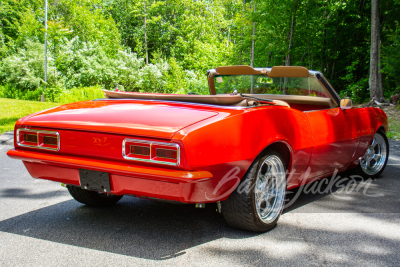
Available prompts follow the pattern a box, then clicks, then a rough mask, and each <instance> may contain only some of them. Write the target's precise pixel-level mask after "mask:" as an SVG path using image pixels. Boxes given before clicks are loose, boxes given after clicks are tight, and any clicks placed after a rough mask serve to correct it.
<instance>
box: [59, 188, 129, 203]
mask: <svg viewBox="0 0 400 267" xmlns="http://www.w3.org/2000/svg"><path fill="white" fill-rule="evenodd" d="M67 188H68V192H69V193H70V194H71V196H72V197H73V198H74V199H75V200H76V201H78V202H80V203H82V204H86V205H88V206H92V207H105V206H110V205H113V204H115V203H117V202H118V201H119V200H120V199H121V198H122V196H118V195H111V194H104V193H98V192H95V191H89V190H85V189H82V188H80V187H78V186H74V185H67Z"/></svg>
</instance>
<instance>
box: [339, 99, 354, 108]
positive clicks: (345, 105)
mask: <svg viewBox="0 0 400 267" xmlns="http://www.w3.org/2000/svg"><path fill="white" fill-rule="evenodd" d="M352 107H353V102H352V101H351V99H342V100H340V108H341V109H351V108H352Z"/></svg>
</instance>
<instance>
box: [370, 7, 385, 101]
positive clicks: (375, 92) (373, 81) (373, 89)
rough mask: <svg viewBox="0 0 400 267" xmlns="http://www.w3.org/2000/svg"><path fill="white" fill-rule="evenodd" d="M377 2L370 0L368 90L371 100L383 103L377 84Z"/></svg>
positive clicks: (378, 45) (378, 47)
mask: <svg viewBox="0 0 400 267" xmlns="http://www.w3.org/2000/svg"><path fill="white" fill-rule="evenodd" d="M379 30H380V24H379V0H371V58H370V68H369V71H370V73H369V90H370V95H371V99H374V98H375V100H377V101H379V102H383V101H384V97H383V90H382V87H381V86H380V84H379V57H380V55H379V51H380V40H379V38H380V34H379Z"/></svg>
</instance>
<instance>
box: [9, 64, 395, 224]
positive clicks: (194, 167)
mask: <svg viewBox="0 0 400 267" xmlns="http://www.w3.org/2000/svg"><path fill="white" fill-rule="evenodd" d="M208 84H209V89H210V95H193V94H189V95H173V94H172V95H171V94H150V93H132V92H118V91H106V90H105V98H104V99H96V100H92V101H84V102H79V103H72V104H67V105H62V106H59V107H55V108H52V109H48V110H46V111H42V112H39V113H36V114H32V115H29V116H27V117H24V118H22V119H20V120H18V121H17V123H16V125H15V132H14V137H15V138H14V140H15V141H14V146H15V148H14V149H12V150H10V151H8V153H7V154H8V156H10V157H11V158H14V159H20V160H22V161H23V163H24V164H25V167H26V168H27V170H28V171H29V173H30V174H31V175H32V177H34V178H39V179H47V180H51V181H56V182H61V183H64V184H66V186H67V188H68V190H69V192H70V194H71V195H72V197H73V198H74V199H76V200H77V201H79V202H81V203H83V204H86V205H90V206H106V205H111V204H114V203H116V202H117V201H118V200H120V199H121V197H122V196H123V195H134V196H137V197H141V198H148V199H154V200H166V201H172V202H181V203H182V202H183V203H191V204H196V205H197V206H200V207H201V206H203V205H205V203H214V202H216V203H217V204H218V210H219V211H221V212H222V214H223V216H224V218H225V220H226V221H227V222H228V224H230V225H231V226H233V227H236V228H240V229H245V230H249V231H257V232H263V231H267V230H269V229H271V228H272V227H274V226H275V225H276V223H277V221H278V219H279V217H280V214H281V212H282V208H283V206H284V202H285V194H286V190H287V189H292V188H295V187H299V186H300V185H302V184H305V183H309V182H311V181H315V180H316V179H319V178H323V177H327V176H330V175H332V174H333V173H334V172H341V171H344V170H347V169H354V170H355V171H357V172H358V174H359V175H361V176H363V177H372V178H374V177H377V176H379V175H380V174H381V173H382V171H383V169H384V168H385V165H386V162H387V160H388V156H389V146H388V140H387V138H386V135H385V133H386V131H387V129H388V123H387V117H386V115H385V113H384V112H383V111H382V110H380V109H377V108H355V107H352V104H351V100H349V99H340V97H339V96H338V94H337V93H336V92H335V91H334V89H333V88H332V86H331V85H330V84H329V82H328V81H327V80H326V79H325V78H324V77H323V75H322V74H321V73H320V72H317V71H309V70H307V69H306V68H304V67H285V66H276V67H272V68H252V67H249V66H229V67H219V68H216V69H213V70H210V71H208Z"/></svg>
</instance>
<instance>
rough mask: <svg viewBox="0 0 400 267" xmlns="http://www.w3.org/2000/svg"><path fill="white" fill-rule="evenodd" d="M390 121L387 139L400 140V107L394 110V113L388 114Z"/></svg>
mask: <svg viewBox="0 0 400 267" xmlns="http://www.w3.org/2000/svg"><path fill="white" fill-rule="evenodd" d="M386 114H387V116H388V121H389V131H388V132H387V137H388V138H390V139H397V140H400V120H399V119H400V106H397V107H396V108H393V112H390V113H389V112H387V113H386Z"/></svg>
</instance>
